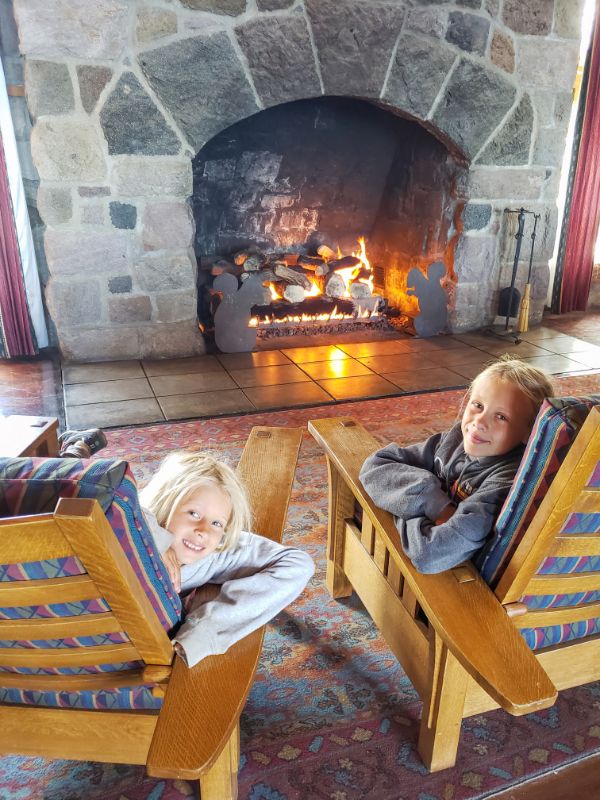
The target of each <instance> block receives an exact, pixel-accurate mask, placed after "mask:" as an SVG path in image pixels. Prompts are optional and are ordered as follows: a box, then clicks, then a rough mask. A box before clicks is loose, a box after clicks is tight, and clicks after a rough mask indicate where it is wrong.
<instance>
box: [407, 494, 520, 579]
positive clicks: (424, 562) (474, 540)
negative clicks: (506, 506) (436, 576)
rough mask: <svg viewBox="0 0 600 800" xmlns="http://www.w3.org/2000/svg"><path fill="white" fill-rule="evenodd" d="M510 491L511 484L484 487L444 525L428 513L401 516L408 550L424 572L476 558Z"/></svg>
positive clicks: (445, 567)
mask: <svg viewBox="0 0 600 800" xmlns="http://www.w3.org/2000/svg"><path fill="white" fill-rule="evenodd" d="M507 492H508V488H507V487H506V488H502V487H498V486H490V487H489V488H485V487H481V488H480V489H479V490H478V491H477V492H476V493H475V494H474V495H472V496H471V497H467V498H466V499H465V500H463V501H462V502H461V503H459V504H458V506H457V507H456V510H455V511H454V513H453V514H452V516H450V517H449V519H447V520H446V522H443V523H442V524H441V525H436V524H435V522H433V521H432V520H431V519H428V518H427V517H425V516H422V517H417V518H415V519H410V520H400V519H398V520H397V521H396V525H397V528H398V531H399V533H400V538H401V542H402V547H403V549H404V552H405V553H406V555H407V556H408V557H409V558H410V560H411V561H412V563H413V564H414V566H415V567H416V568H417V569H418V570H419V572H423V573H435V572H442V571H443V570H446V569H451V568H452V567H455V566H457V565H458V564H461V563H462V562H463V561H466V560H467V559H469V558H472V557H473V556H474V555H475V554H476V553H477V551H478V550H480V549H481V548H482V547H483V545H484V544H485V541H486V539H487V538H488V536H489V535H490V533H491V532H492V530H493V527H494V523H495V521H496V517H497V515H498V511H499V509H500V507H501V505H502V503H503V501H504V498H505V497H506V494H507Z"/></svg>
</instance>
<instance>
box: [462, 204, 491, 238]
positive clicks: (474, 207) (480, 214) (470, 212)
mask: <svg viewBox="0 0 600 800" xmlns="http://www.w3.org/2000/svg"><path fill="white" fill-rule="evenodd" d="M462 218H463V230H464V231H471V230H482V229H483V228H487V226H488V225H489V224H490V220H491V218H492V207H491V205H490V204H489V203H467V205H466V206H465V207H464V209H463V213H462Z"/></svg>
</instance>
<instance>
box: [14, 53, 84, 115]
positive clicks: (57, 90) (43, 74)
mask: <svg viewBox="0 0 600 800" xmlns="http://www.w3.org/2000/svg"><path fill="white" fill-rule="evenodd" d="M25 85H26V87H27V102H28V104H29V110H30V111H31V113H32V115H33V116H34V117H39V116H41V115H42V114H67V113H68V112H69V111H73V109H74V108H75V99H74V97H73V84H72V83H71V76H70V75H69V70H68V68H67V65H66V64H56V63H55V62H53V61H36V60H33V59H30V58H28V59H27V62H26V64H25Z"/></svg>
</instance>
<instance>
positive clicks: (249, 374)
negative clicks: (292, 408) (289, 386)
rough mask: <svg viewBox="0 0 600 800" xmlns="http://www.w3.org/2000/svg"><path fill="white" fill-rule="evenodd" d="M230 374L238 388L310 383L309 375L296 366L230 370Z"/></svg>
mask: <svg viewBox="0 0 600 800" xmlns="http://www.w3.org/2000/svg"><path fill="white" fill-rule="evenodd" d="M229 374H230V375H231V377H232V378H233V380H234V381H235V382H236V383H237V385H238V386H242V387H243V388H245V387H246V386H273V385H274V384H277V383H301V382H302V381H309V380H310V378H309V377H308V375H307V374H306V373H305V372H303V371H302V370H301V369H300V368H299V367H297V366H296V365H295V364H290V363H289V362H288V363H287V364H277V365H275V366H273V367H251V368H250V369H230V370H229Z"/></svg>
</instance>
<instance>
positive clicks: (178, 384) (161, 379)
mask: <svg viewBox="0 0 600 800" xmlns="http://www.w3.org/2000/svg"><path fill="white" fill-rule="evenodd" d="M148 380H149V381H150V385H151V386H152V389H153V390H154V394H155V395H156V396H157V397H166V396H167V395H173V394H193V393H194V392H215V391H218V390H220V389H236V388H237V387H236V385H235V383H234V382H233V380H232V379H231V378H230V377H229V375H228V374H227V373H226V372H225V370H223V371H222V372H194V373H192V374H191V375H157V376H156V377H155V378H148Z"/></svg>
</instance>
